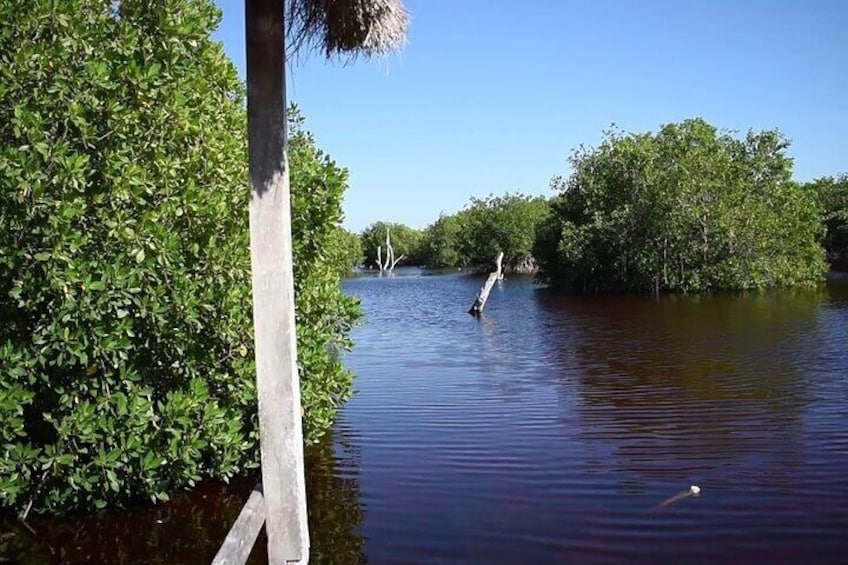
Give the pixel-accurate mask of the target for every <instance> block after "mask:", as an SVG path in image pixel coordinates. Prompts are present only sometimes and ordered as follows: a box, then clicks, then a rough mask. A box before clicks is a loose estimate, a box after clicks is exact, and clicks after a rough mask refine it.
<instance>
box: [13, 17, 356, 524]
mask: <svg viewBox="0 0 848 565" xmlns="http://www.w3.org/2000/svg"><path fill="white" fill-rule="evenodd" d="M115 6H117V7H114V6H113V4H112V3H111V2H103V1H94V0H62V1H61V2H60V1H52V2H51V1H45V2H37V3H31V2H24V1H22V0H10V1H7V2H4V3H0V19H2V21H3V22H4V25H3V26H0V139H1V140H2V144H0V188H2V191H0V319H2V320H3V323H2V324H0V366H2V367H3V370H2V372H0V427H2V429H3V430H4V434H3V439H2V443H0V506H3V507H9V508H14V509H17V510H19V511H20V510H23V509H24V508H25V507H27V505H28V504H29V503H30V502H32V504H33V508H34V509H35V510H36V511H50V512H62V511H65V510H68V509H71V508H86V509H97V508H102V507H104V506H105V505H107V504H113V503H124V502H126V501H128V500H132V499H137V498H139V497H148V498H150V499H152V500H164V499H167V498H168V493H172V492H174V491H175V490H178V489H183V488H187V487H190V486H192V485H194V484H195V483H196V482H197V481H199V480H202V479H203V478H206V477H219V478H224V479H226V478H229V477H232V476H233V475H235V474H237V473H239V472H241V471H242V470H244V469H245V468H248V467H251V466H254V465H255V464H256V463H257V460H258V456H257V450H256V445H257V431H256V413H255V412H256V392H255V388H254V368H253V362H252V359H253V351H252V348H253V339H252V333H251V328H252V319H251V301H250V257H249V250H248V226H247V224H248V222H247V205H248V198H249V193H248V190H247V171H246V138H245V112H244V105H243V91H242V87H241V85H240V82H239V79H238V76H237V73H236V70H235V68H234V67H233V66H232V64H231V63H230V62H229V61H228V60H227V59H226V57H225V55H224V53H223V50H222V48H221V46H220V45H219V44H217V43H214V42H212V41H210V39H209V33H210V31H211V30H212V29H214V27H215V26H216V25H217V23H218V21H219V18H220V12H219V10H218V9H217V8H215V6H214V5H213V4H212V3H211V2H208V1H206V0H155V1H153V2H149V1H146V0H145V1H141V0H123V1H122V2H121V3H120V4H117V5H115ZM298 124H299V122H297V121H295V123H294V124H293V126H294V127H293V128H292V137H293V139H292V155H291V159H290V161H291V166H292V170H293V173H292V174H293V193H294V194H293V218H294V225H293V234H294V240H295V249H294V254H295V265H296V273H295V277H296V285H297V295H296V299H297V308H298V311H297V316H298V323H299V324H300V325H299V334H298V344H299V346H300V351H299V359H298V361H299V367H300V370H301V375H302V376H303V397H304V405H305V408H306V420H305V428H306V433H307V435H308V437H309V438H310V439H314V438H315V437H317V436H318V435H320V434H321V433H322V431H323V430H325V429H326V428H327V427H328V426H329V422H330V420H331V418H332V415H333V413H334V410H335V407H336V406H337V405H338V403H339V402H341V401H342V400H343V399H344V398H346V397H347V396H348V395H349V394H350V386H351V382H350V381H351V377H350V374H349V373H348V372H346V371H345V370H344V368H343V366H342V365H341V363H340V362H339V360H338V359H337V358H336V356H335V355H334V354H333V349H334V348H336V349H338V348H339V347H341V348H343V347H345V346H346V345H348V341H347V339H348V338H347V335H348V330H349V328H350V325H351V324H352V323H353V321H354V320H355V319H356V316H357V315H358V310H357V305H356V303H355V302H354V301H353V300H352V299H350V298H347V297H345V296H344V295H342V294H341V291H340V290H339V270H340V267H339V265H338V264H337V263H334V261H335V258H336V257H338V256H339V253H338V250H333V249H332V242H337V241H338V237H337V234H336V225H337V224H338V222H339V220H340V217H341V207H340V202H341V198H342V195H343V192H344V188H345V181H346V176H345V173H344V171H342V170H340V169H338V168H337V167H336V166H335V165H334V164H333V163H332V162H331V161H329V160H328V159H327V158H326V157H324V156H323V155H322V154H321V153H320V152H318V151H317V150H316V149H315V147H314V143H313V142H312V140H311V138H309V137H308V136H307V135H306V134H304V133H303V132H302V131H301V130H300V129H299V128H298ZM324 246H329V247H330V249H329V250H328V252H326V253H324V252H322V250H323V249H325V247H324Z"/></svg>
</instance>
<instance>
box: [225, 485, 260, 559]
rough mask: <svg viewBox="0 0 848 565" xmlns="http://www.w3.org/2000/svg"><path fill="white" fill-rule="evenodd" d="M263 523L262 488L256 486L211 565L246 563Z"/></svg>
mask: <svg viewBox="0 0 848 565" xmlns="http://www.w3.org/2000/svg"><path fill="white" fill-rule="evenodd" d="M264 523H265V500H264V498H263V497H262V487H261V485H257V486H256V487H255V488H254V489H253V492H251V493H250V497H249V498H248V499H247V502H246V503H245V505H244V506H243V507H242V509H241V512H240V513H239V515H238V518H237V519H236V521H235V523H234V524H233V527H232V528H230V532H229V533H228V534H227V537H226V539H224V543H222V544H221V548H220V549H219V550H218V553H217V554H216V555H215V559H213V560H212V565H242V564H243V563H247V559H248V557H250V552H251V550H252V549H253V544H254V543H256V538H257V536H259V532H260V531H262V525H263V524H264Z"/></svg>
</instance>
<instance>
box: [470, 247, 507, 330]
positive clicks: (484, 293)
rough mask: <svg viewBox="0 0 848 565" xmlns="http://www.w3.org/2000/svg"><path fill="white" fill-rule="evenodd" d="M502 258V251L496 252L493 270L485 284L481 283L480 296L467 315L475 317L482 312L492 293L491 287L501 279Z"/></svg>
mask: <svg viewBox="0 0 848 565" xmlns="http://www.w3.org/2000/svg"><path fill="white" fill-rule="evenodd" d="M503 256H504V254H503V251H500V252H498V256H497V257H495V270H494V271H492V272H491V273H490V274H489V277H488V278H487V279H486V282H485V283H483V288H481V289H480V294H478V295H477V298H476V299H475V300H474V304H472V305H471V308H470V309H469V310H468V313H469V314H474V315H477V314H480V313H481V312H482V311H483V308H484V307H485V306H486V300H488V299H489V293H490V292H492V287H493V286H495V282H496V281H498V280H499V279H502V278H503V267H502V265H503Z"/></svg>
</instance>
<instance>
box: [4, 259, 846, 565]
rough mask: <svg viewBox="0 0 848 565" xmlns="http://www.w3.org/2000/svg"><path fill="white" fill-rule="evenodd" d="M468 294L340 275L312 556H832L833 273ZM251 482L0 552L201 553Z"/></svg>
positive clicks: (838, 557) (842, 322) (837, 329)
mask: <svg viewBox="0 0 848 565" xmlns="http://www.w3.org/2000/svg"><path fill="white" fill-rule="evenodd" d="M479 285H480V281H479V280H477V279H474V278H469V277H465V276H460V275H448V276H420V274H418V273H416V272H411V273H406V276H404V275H399V276H395V277H393V278H376V277H363V278H359V279H352V280H349V281H347V282H346V287H347V290H348V291H349V292H350V293H352V294H354V295H356V296H358V297H359V298H360V299H361V300H362V303H363V306H364V309H365V312H366V315H367V323H366V324H365V325H363V326H361V327H359V328H357V330H356V333H355V339H356V341H357V344H358V345H357V347H356V349H355V350H354V352H353V353H351V354H350V355H349V356H348V357H347V363H348V364H349V366H350V367H351V368H352V369H353V370H354V371H355V372H356V374H357V389H358V394H357V395H356V396H355V397H354V398H353V399H352V400H351V401H350V402H349V404H348V405H347V407H346V408H345V410H344V411H343V413H342V415H341V418H340V419H339V421H338V423H337V425H336V427H335V429H334V431H333V434H332V437H330V438H328V441H326V442H324V443H323V444H322V445H320V446H318V447H316V448H314V449H312V450H310V452H309V454H308V455H309V461H308V466H309V478H308V483H309V490H310V519H311V522H312V537H313V550H312V555H313V559H312V562H313V563H340V564H354V563H361V562H365V561H367V562H368V563H376V564H381V563H495V562H497V563H533V564H540V563H620V562H627V563H668V562H687V563H690V562H714V563H728V562H740V563H749V562H760V563H764V562H765V563H776V562H785V563H846V562H848V471H846V470H847V469H848V278H841V279H839V278H834V279H831V281H830V282H829V284H828V287H827V289H826V290H823V291H821V292H807V293H781V294H775V295H769V296H746V297H729V296H722V297H709V298H693V297H666V298H661V299H658V300H657V299H652V298H637V297H590V298H585V297H561V296H560V297H558V296H554V295H552V294H550V293H548V292H546V291H545V290H543V289H539V288H537V287H534V286H533V285H532V284H531V283H530V281H529V280H527V279H521V278H510V279H508V280H506V281H504V282H503V283H502V284H500V285H499V286H498V287H496V289H495V290H494V291H493V292H492V295H491V297H490V299H489V304H488V306H487V309H486V313H485V315H484V316H483V317H482V318H480V319H479V320H478V319H475V318H473V317H471V316H469V315H468V314H466V313H465V311H466V310H467V308H468V307H469V306H470V304H471V302H472V301H473V298H474V295H475V293H476V292H477V290H478V289H479ZM692 484H695V485H699V486H700V487H701V489H702V492H701V495H700V496H698V497H695V498H687V499H684V500H681V501H679V502H677V503H675V504H672V505H669V506H666V507H664V508H661V509H659V510H656V511H652V510H654V509H655V507H656V506H657V505H658V504H659V503H661V502H662V501H663V500H665V499H667V498H669V497H671V496H674V495H676V494H678V493H680V492H682V491H685V490H687V489H688V488H689V486H690V485H692ZM249 487H250V481H245V482H243V483H241V484H237V485H234V486H230V487H223V486H220V485H208V486H207V487H206V488H205V489H204V490H203V491H201V492H199V493H196V494H193V495H191V496H186V497H182V498H179V499H177V500H175V501H173V502H172V503H170V504H168V505H164V506H158V507H155V508H148V509H144V510H142V511H138V512H136V513H134V514H133V517H132V520H131V521H128V520H127V519H126V517H125V516H115V515H112V516H110V515H105V516H101V517H98V518H91V519H87V520H74V521H71V522H64V523H61V524H59V523H57V522H55V521H52V522H51V521H42V522H37V521H36V522H35V523H34V527H35V528H36V529H37V530H39V539H40V540H41V541H38V542H36V541H34V540H35V538H34V537H33V536H32V535H31V534H29V533H27V532H26V531H25V530H22V529H21V528H20V527H17V528H15V529H12V528H11V526H10V525H9V524H8V523H7V526H8V527H7V528H6V529H4V530H0V560H2V558H3V557H5V556H8V557H7V559H12V560H16V561H17V560H20V561H29V562H49V561H51V560H57V559H58V557H57V556H64V557H63V558H62V559H64V560H68V561H74V560H83V559H86V558H87V559H91V560H94V561H103V562H117V561H121V560H123V561H156V560H158V561H160V562H169V563H173V562H208V560H209V559H210V558H211V556H212V555H214V553H215V550H216V549H217V544H218V543H220V540H221V539H223V536H224V535H225V533H226V531H227V529H228V528H229V525H230V524H231V523H232V521H233V519H234V518H235V515H236V514H237V513H238V510H239V508H240V507H241V504H242V503H243V502H244V500H246V496H247V492H248V490H249ZM255 558H256V561H257V562H261V561H262V555H261V551H260V552H255Z"/></svg>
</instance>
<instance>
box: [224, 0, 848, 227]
mask: <svg viewBox="0 0 848 565" xmlns="http://www.w3.org/2000/svg"><path fill="white" fill-rule="evenodd" d="M218 4H219V5H220V6H221V7H222V8H223V10H224V20H223V23H222V24H221V28H220V29H219V30H218V32H217V34H216V37H217V39H219V40H221V41H223V42H224V45H225V47H226V50H227V53H228V54H229V55H230V57H231V58H232V59H233V60H234V61H235V63H236V65H237V66H238V67H239V69H240V71H241V72H242V76H244V19H243V1H242V0H218ZM407 7H408V8H409V10H410V12H411V13H412V18H413V21H412V27H411V29H410V37H409V45H408V46H407V47H406V49H405V50H404V51H403V52H402V53H401V54H399V55H397V56H395V57H393V58H392V59H390V60H389V61H387V62H379V61H375V62H360V63H357V64H356V65H352V66H347V67H345V66H341V65H339V64H337V63H327V62H325V61H324V60H323V59H322V58H321V57H320V56H312V57H310V58H309V59H308V60H306V61H305V62H301V63H296V64H293V66H292V67H291V68H290V70H289V79H288V82H289V94H288V95H289V99H290V100H291V101H294V102H296V103H297V104H298V105H299V106H300V107H301V109H302V110H303V112H304V114H305V116H306V118H307V125H308V128H309V129H310V130H311V131H313V132H314V133H315V135H316V137H317V140H318V144H319V146H320V147H321V148H322V149H324V150H325V151H327V152H329V153H330V155H331V156H332V157H333V158H334V159H335V160H336V161H337V162H338V163H339V164H340V165H342V166H344V167H347V168H348V169H349V170H350V189H349V191H348V194H347V199H346V202H345V212H346V220H345V225H346V226H347V227H349V228H351V229H354V230H360V229H362V228H364V227H365V226H367V225H368V224H369V223H371V222H373V221H377V220H388V221H398V222H403V223H406V224H409V225H411V226H413V227H424V226H425V225H427V224H428V223H429V222H431V221H432V220H433V219H435V218H436V217H437V216H438V214H439V213H440V212H441V211H445V212H453V211H455V210H458V209H460V208H461V207H462V206H463V205H464V204H465V203H466V202H467V200H468V198H469V197H470V196H471V195H477V196H483V195H486V194H489V193H503V192H505V191H516V190H520V191H522V192H526V193H533V194H546V195H547V194H550V189H549V182H550V179H551V177H552V176H554V175H556V174H565V173H567V172H568V164H567V157H568V155H569V154H570V153H571V150H572V149H574V148H575V147H576V146H577V145H579V144H581V143H585V144H590V145H592V144H596V143H598V141H599V140H600V137H601V132H602V130H603V129H605V128H606V127H608V126H609V125H610V124H611V123H613V122H614V123H616V124H618V125H619V126H620V127H622V128H624V129H625V130H627V131H648V130H656V128H657V127H658V126H659V125H661V124H663V123H667V122H670V121H678V120H682V119H685V118H689V117H698V116H700V117H703V118H705V119H706V120H707V121H709V122H710V123H712V124H714V125H716V126H719V127H721V128H729V129H739V130H743V131H744V130H747V129H749V128H756V129H764V128H775V127H776V128H778V129H780V130H781V131H783V132H784V133H785V134H786V135H787V136H789V138H790V139H791V140H792V142H793V143H792V148H791V154H792V155H793V156H794V157H795V174H796V177H797V178H798V179H800V180H807V179H810V178H813V177H817V176H823V175H829V174H835V173H838V172H840V171H846V170H848V0H791V1H790V0H687V1H679V0H664V1H661V0H656V1H649V0H640V1H638V2H637V1H633V0H569V1H564V0H525V1H523V2H517V1H513V2H504V1H500V0H408V1H407Z"/></svg>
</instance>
